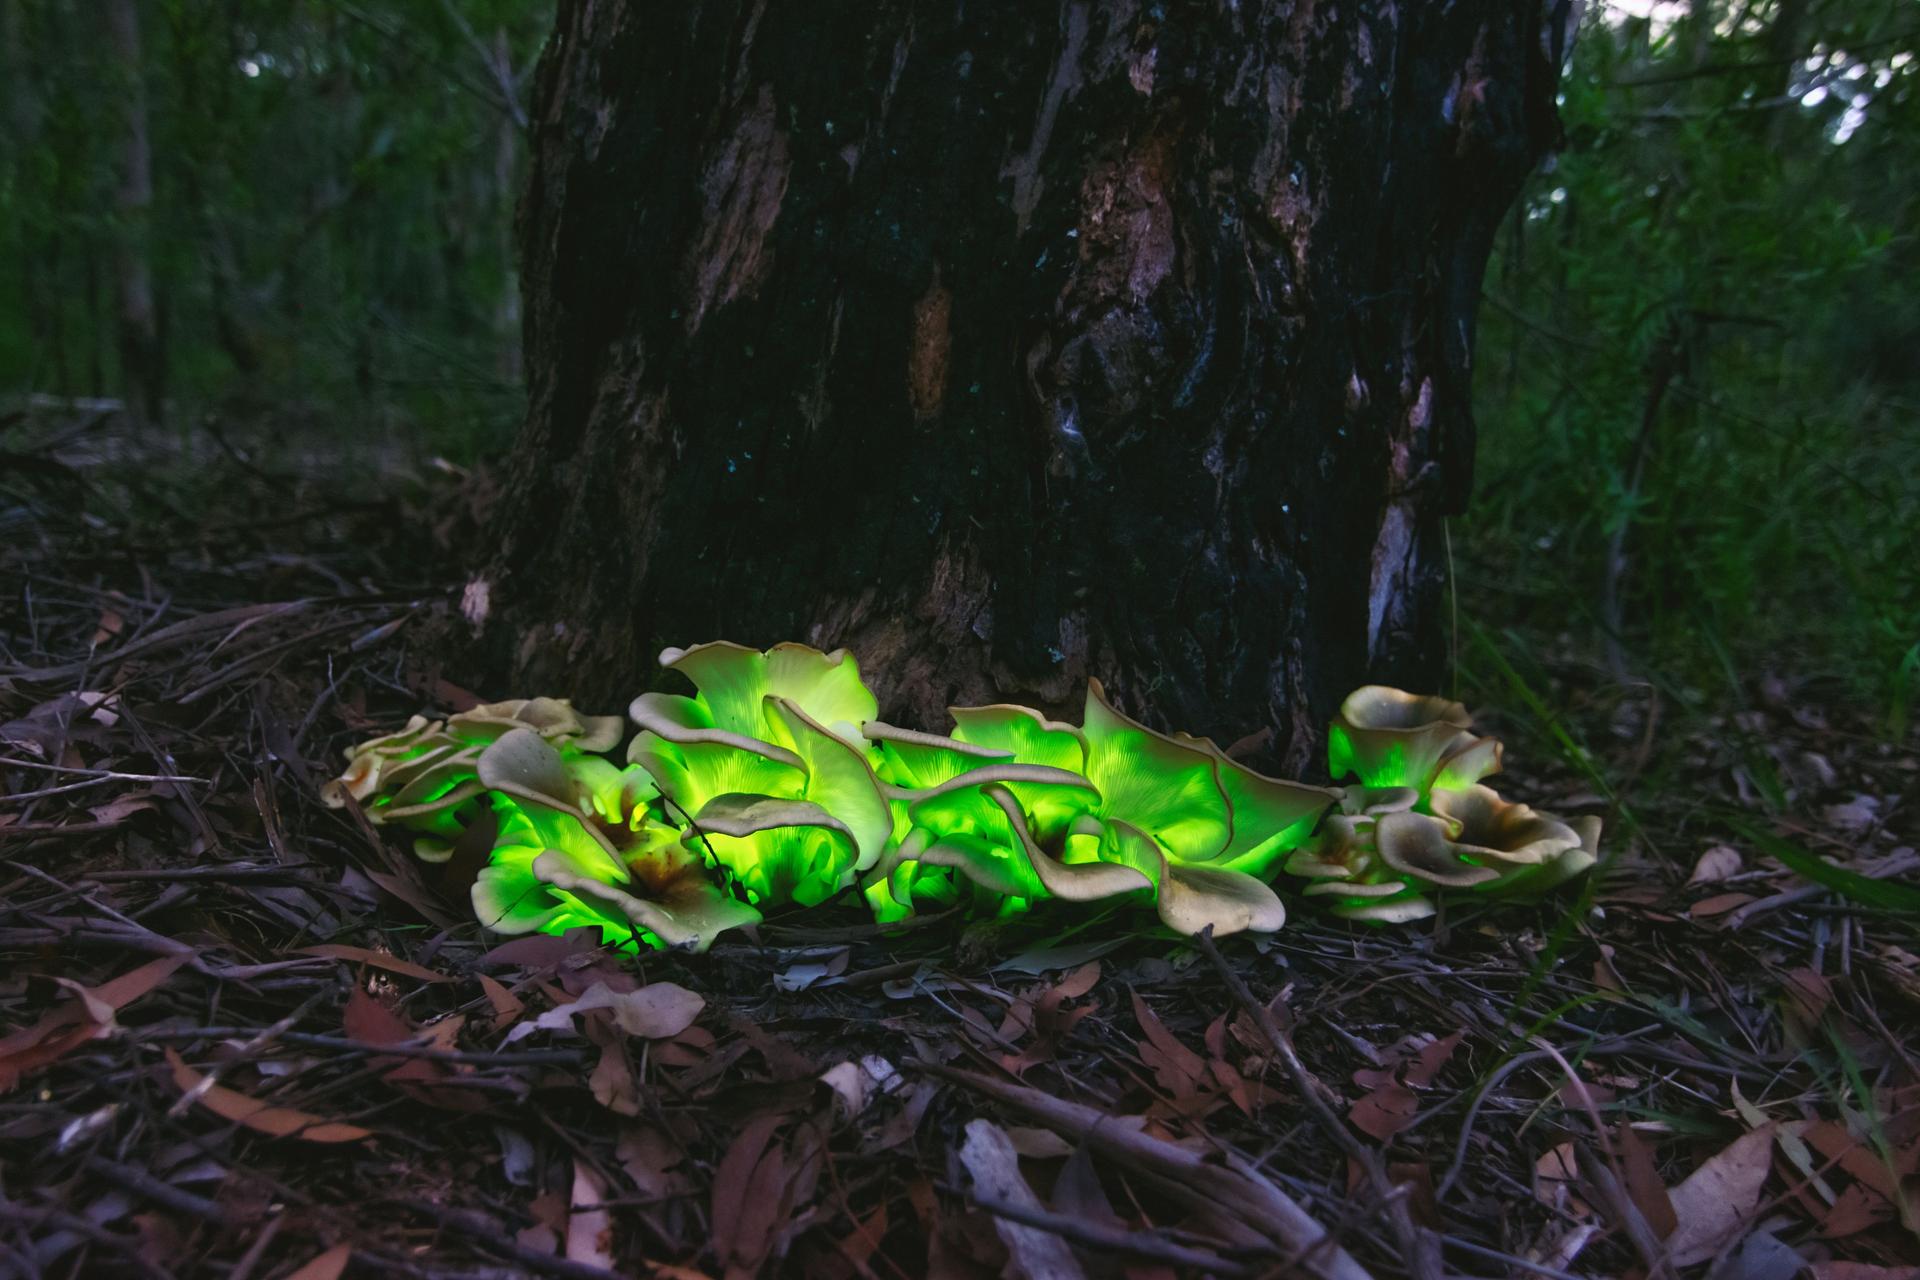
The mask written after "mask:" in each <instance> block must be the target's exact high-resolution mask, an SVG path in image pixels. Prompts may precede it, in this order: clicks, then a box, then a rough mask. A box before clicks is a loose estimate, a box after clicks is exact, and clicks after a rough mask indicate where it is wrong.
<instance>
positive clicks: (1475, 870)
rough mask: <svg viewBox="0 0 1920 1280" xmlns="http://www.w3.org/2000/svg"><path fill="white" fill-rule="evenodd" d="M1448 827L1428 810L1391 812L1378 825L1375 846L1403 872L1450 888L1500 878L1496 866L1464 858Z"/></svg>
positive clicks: (1383, 860) (1396, 869)
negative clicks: (1427, 812)
mask: <svg viewBox="0 0 1920 1280" xmlns="http://www.w3.org/2000/svg"><path fill="white" fill-rule="evenodd" d="M1448 835H1449V832H1448V827H1447V824H1446V823H1445V822H1443V821H1442V820H1440V819H1438V818H1433V817H1429V816H1428V815H1427V814H1424V813H1390V814H1387V815H1386V816H1385V817H1383V818H1381V819H1380V821H1379V823H1378V824H1376V826H1375V827H1374V833H1373V840H1374V847H1375V848H1376V849H1377V850H1378V851H1379V853H1380V861H1382V862H1384V863H1386V864H1387V866H1389V867H1391V868H1392V869H1393V870H1394V871H1397V872H1399V873H1400V874H1401V875H1403V876H1411V877H1412V878H1413V879H1415V880H1423V881H1425V882H1427V883H1428V884H1437V885H1444V886H1446V887H1447V888H1449V889H1470V888H1472V887H1473V886H1474V885H1477V884H1485V883H1486V882H1487V881H1489V880H1494V879H1498V878H1499V875H1500V872H1499V871H1498V870H1496V869H1495V868H1493V867H1489V866H1485V865H1483V864H1477V863H1473V862H1468V861H1463V860H1462V858H1461V855H1460V853H1459V852H1458V850H1457V847H1456V846H1455V845H1454V843H1453V841H1452V840H1450V839H1448Z"/></svg>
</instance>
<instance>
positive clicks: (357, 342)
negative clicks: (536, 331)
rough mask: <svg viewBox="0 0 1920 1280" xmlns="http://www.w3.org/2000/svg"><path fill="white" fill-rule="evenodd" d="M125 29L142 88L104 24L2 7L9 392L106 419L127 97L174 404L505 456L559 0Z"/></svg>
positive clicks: (167, 21) (389, 5) (61, 9)
mask: <svg viewBox="0 0 1920 1280" xmlns="http://www.w3.org/2000/svg"><path fill="white" fill-rule="evenodd" d="M136 10H137V13H138V17H139V25H140V46H141V47H140V51H139V59H138V63H137V67H136V68H131V69H130V68H127V67H124V66H120V65H117V64H116V63H115V61H114V59H113V57H112V52H111V50H110V49H109V48H108V47H107V42H105V41H103V40H102V38H101V32H100V19H99V15H98V14H97V13H96V12H95V11H94V8H93V7H92V6H74V5H69V4H62V3H57V2H55V0H0V19H4V26H5V28H6V29H5V30H0V45H9V46H10V47H9V48H8V49H7V51H6V52H7V54H8V56H7V58H6V61H5V64H4V65H0V81H4V82H5V83H4V84H0V111H4V113H5V115H6V125H5V127H3V128H0V391H9V392H12V391H31V392H39V393H51V394H55V395H61V396H113V395H118V394H120V392H121V389H122V388H121V384H122V378H121V375H120V372H119V369H118V365H117V355H116V344H115V335H114V302H113V297H114V294H113V279H114V273H115V270H116V263H115V252H116V245H117V243H118V237H117V235H116V231H117V229H118V228H117V227H116V215H115V212H114V209H115V201H114V189H115V186H116V183H117V181H118V173H119V171H120V166H121V163H122V151H121V148H122V145H123V141H124V138H125V136H126V110H125V104H126V103H127V102H128V101H130V90H131V88H132V87H133V86H132V85H131V84H130V83H129V82H130V81H131V79H132V77H133V76H134V75H135V74H137V76H138V78H139V83H140V86H141V87H143V88H144V96H145V101H146V106H147V112H146V114H147V120H148V136H149V145H150V150H151V155H152V169H153V175H154V196H153V205H152V208H151V211H150V214H149V215H148V222H149V224H150V225H149V226H148V228H147V236H146V242H147V245H148V255H149V259H150V260H149V263H148V266H149V269H150V271H151V274H152V278H153V286H154V293H155V298H156V304H157V309H158V311H159V319H160V327H161V330H162V335H163V340H164V345H165V357H166V364H167V392H168V394H169V397H170V398H171V399H172V400H173V401H174V402H175V404H176V405H177V406H179V407H181V408H184V409H187V410H189V411H197V410H200V409H213V408H216V407H218V408H222V409H228V410H236V411H247V412H250V413H258V412H261V411H263V410H266V409H267V408H268V407H271V408H272V411H273V412H274V413H275V414H276V415H277V416H280V417H286V416H288V415H290V414H298V415H301V416H302V417H305V418H310V419H312V420H313V421H314V423H315V431H316V432H317V433H320V434H323V435H327V436H333V437H336V438H345V437H348V436H351V437H352V438H354V439H355V440H356V441H364V440H366V439H367V437H368V435H369V433H370V431H371V432H372V433H373V434H375V435H378V436H381V437H390V436H394V435H395V431H396V429H402V430H401V432H400V434H399V435H398V439H399V440H400V441H401V442H404V443H407V444H412V445H416V446H420V447H425V448H429V449H434V450H437V451H442V452H450V453H452V454H454V455H455V456H462V457H469V458H470V457H474V456H477V455H478V454H481V453H484V452H486V451H488V450H490V449H493V448H497V447H499V446H500V445H501V444H503V443H504V441H505V439H506V438H507V436H506V432H507V430H508V429H509V428H510V426H511V425H512V424H513V423H514V422H515V421H517V419H518V416H519V412H520V389H519V366H518V346H519V336H520V335H519V323H518V300H517V284H516V281H515V279H514V274H513V266H512V254H511V243H510V237H509V232H510V226H511V219H512V212H513V202H514V199H515V197H516V194H517V190H518V186H519V182H520V179H521V170H522V168H523V153H524V146H523V140H522V136H521V134H522V129H521V125H520V123H519V121H520V117H521V107H520V105H519V103H520V101H521V100H522V98H523V97H524V90H525V82H526V79H527V73H528V72H529V70H530V68H531V66H532V62H533V59H534V58H535V56H536V55H537V52H538V49H539V46H540V41H541V40H542V39H543V38H544V36H545V33H546V31H547V28H548V26H549V24H550V18H551V3H550V0H461V3H460V4H458V5H453V4H434V3H421V4H398V3H394V2H393V0H371V2H370V3H346V2H345V0H337V2H336V0H326V2H324V3H321V4H317V5H285V4H272V3H263V2H262V0H233V2H232V3H226V4H218V5H209V4H203V3H193V2H192V0H140V3H138V4H137V5H136ZM9 37H11V39H9ZM349 424H350V425H349Z"/></svg>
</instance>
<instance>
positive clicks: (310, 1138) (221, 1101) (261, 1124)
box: [166, 1049, 373, 1143]
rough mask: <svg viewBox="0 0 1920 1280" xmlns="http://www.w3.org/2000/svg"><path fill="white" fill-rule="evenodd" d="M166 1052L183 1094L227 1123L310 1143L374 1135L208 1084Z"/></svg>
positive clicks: (203, 1077)
mask: <svg viewBox="0 0 1920 1280" xmlns="http://www.w3.org/2000/svg"><path fill="white" fill-rule="evenodd" d="M166 1053H167V1065H168V1066H169V1067H171V1068H172V1069H173V1083H174V1085H175V1087H176V1088H178V1089H179V1090H180V1091H181V1092H182V1093H193V1094H195V1097H196V1101H198V1102H199V1103H200V1105H201V1106H203V1107H205V1108H206V1109H207V1110H209V1111H211V1112H213V1113H214V1114H215V1115H217V1116H219V1117H220V1118H221V1119H223V1120H231V1121H232V1122H233V1123H235V1124H239V1125H245V1126H246V1127H247V1128H249V1129H252V1130H254V1131H255V1132H257V1133H264V1134H266V1135H267V1136H268V1137H272V1138H301V1139H304V1140H305V1141H307V1142H328V1143H332V1142H359V1141H360V1140H361V1139H363V1138H370V1137H372V1136H373V1131H372V1130H371V1129H362V1128H360V1127H359V1126H358V1125H351V1124H340V1123H337V1122H334V1121H329V1120H323V1119H321V1118H320V1117H319V1116H315V1115H308V1114H307V1113H306V1112H304V1111H295V1110H294V1109H292V1108H291V1107H276V1106H274V1105H273V1104H272V1103H268V1102H262V1101H261V1100H260V1099H258V1098H250V1097H248V1096H247V1095H246V1094H244V1093H241V1092H240V1091H239V1090H237V1089H229V1088H227V1087H226V1086H225V1085H220V1084H204V1082H205V1081H206V1077H205V1076H203V1075H201V1074H200V1073H199V1072H198V1071H195V1070H194V1069H193V1068H192V1067H190V1066H188V1065H187V1064H186V1063H184V1062H182V1061H181V1060H180V1055H179V1054H177V1053H175V1052H174V1051H173V1050H172V1049H168V1050H167V1051H166ZM203 1084H204V1088H203V1087H202V1086H203Z"/></svg>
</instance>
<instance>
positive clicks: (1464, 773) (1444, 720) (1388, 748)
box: [1327, 684, 1500, 793]
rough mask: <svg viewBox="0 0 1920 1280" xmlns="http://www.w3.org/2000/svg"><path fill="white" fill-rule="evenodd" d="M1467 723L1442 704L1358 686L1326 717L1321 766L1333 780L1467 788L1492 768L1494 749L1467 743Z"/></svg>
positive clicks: (1456, 709)
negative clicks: (1324, 758) (1330, 717)
mask: <svg viewBox="0 0 1920 1280" xmlns="http://www.w3.org/2000/svg"><path fill="white" fill-rule="evenodd" d="M1472 725H1473V721H1472V719H1471V717H1469V716H1468V715H1467V709H1466V708H1465V707H1463V706H1461V705H1460V704H1459V703H1457V702H1454V701H1451V700H1450V699H1447V698H1437V697H1427V696H1422V695H1419V694H1412V693H1406V692H1404V691H1402V690H1399V689H1392V688H1388V687H1387V686H1386V685H1378V684H1370V685H1365V686H1362V687H1361V688H1359V689H1356V690H1354V691H1353V692H1352V693H1351V694H1349V695H1347V699H1346V701H1344V702H1342V703H1341V704H1340V710H1339V712H1338V713H1337V714H1336V715H1335V716H1334V718H1333V723H1332V725H1331V726H1330V728H1329V730H1328V734H1327V763H1328V766H1329V768H1330V769H1331V770H1332V773H1333V776H1334V777H1336V778H1341V777H1345V776H1347V775H1349V774H1352V775H1354V776H1357V777H1358V778H1359V779H1360V781H1361V782H1362V783H1363V784H1364V785H1366V786H1368V787H1413V788H1415V789H1417V790H1419V791H1421V792H1423V793H1424V792H1426V791H1429V790H1431V789H1432V788H1433V787H1435V786H1436V785H1440V784H1441V783H1443V782H1444V783H1445V784H1446V785H1447V786H1449V787H1460V786H1467V785H1470V784H1471V783H1474V782H1477V781H1479V780H1480V779H1481V778H1483V777H1485V776H1486V775H1487V774H1489V773H1493V772H1495V771H1496V770H1498V769H1499V767H1500V744H1499V743H1497V742H1494V741H1493V740H1492V739H1488V738H1478V737H1475V736H1474V735H1473V733H1472V732H1471V729H1472Z"/></svg>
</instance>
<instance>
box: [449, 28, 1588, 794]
mask: <svg viewBox="0 0 1920 1280" xmlns="http://www.w3.org/2000/svg"><path fill="white" fill-rule="evenodd" d="M1547 7H1548V8H1550V7H1551V6H1547ZM1544 18H1545V12H1544V9H1543V6H1542V5H1541V4H1540V3H1539V0H1457V2H1456V3H1452V4H1445V5H1442V4H1438V3H1433V4H1427V3H1419V4H1411V3H1386V2H1384V0H1383V2H1377V3H1357V2H1356V3H1348V4H1338V5H1336V4H1331V3H1326V0H1317V2H1316V0H1292V2H1286V0H1238V3H1221V2H1219V0H1161V2H1160V3H1153V4H1146V3H1131V2H1127V0H1110V2H1105V3H1093V2H1090V0H1056V2H1054V3H1043V2H1042V0H1021V2H1019V3H1015V2H1013V0H999V2H992V0H972V2H971V3H962V2H961V0H891V2H879V3H874V4H866V5H857V6H853V5H849V6H821V5H775V4H767V3H764V0H759V2H754V0H710V2H709V3H705V4H700V5H672V6H652V5H641V4H638V3H626V4H620V3H608V2H606V0H601V2H599V3H590V2H588V0H562V3H561V5H560V13H559V20H558V21H559V25H558V31H557V33H556V35H555V37H554V39H553V40H552V41H551V42H550V44H549V46H548V49H547V52H546V55H545V57H544V59H543V62H542V65H541V67H540V71H539V75H538V80H537V85H536V89H535V102H534V112H533V144H532V167H533V168H532V180H531V187H530V189H529V191H528V193H527V195H526V197H525V200H524V203H523V205H522V208H521V225H520V233H521V248H522V264H521V266H522V272H523V281H524V292H525V312H526V341H527V362H528V375H529V390H530V397H531V399H530V409H529V414H528V420H527V424H526V427H525V430H524V432H523V434H522V437H521V440H520V443H519V447H518V449H517V451H516V453H515V454H514V456H513V459H512V461H511V464H510V477H509V485H510V489H509V492H508V495H507V499H506V502H505V504H504V521H503V527H502V535H503V536H502V543H501V548H500V550H499V553H498V555H497V557H496V558H495V559H494V560H493V562H492V563H491V564H490V565H489V566H488V567H487V568H486V569H485V570H484V571H482V572H481V573H480V574H479V575H478V577H477V579H476V581H475V583H474V584H473V586H472V587H471V588H470V590H469V592H468V596H467V612H468V615H469V619H470V620H476V619H477V620H479V627H478V629H479V630H480V631H481V633H482V634H483V635H484V636H485V637H487V638H488V639H489V640H490V641H491V643H492V644H493V645H494V646H495V648H494V652H495V653H496V654H497V655H499V656H500V657H502V658H503V659H505V660H506V662H507V663H508V664H509V665H511V667H512V668H513V675H514V677H515V679H516V681H517V683H518V685H519V687H522V688H525V689H527V690H529V691H543V690H548V689H554V690H561V691H571V692H574V693H576V694H579V695H582V696H587V697H591V698H593V699H595V700H596V701H605V700H608V699H611V698H613V697H615V696H616V695H624V694H627V693H630V692H632V691H633V690H635V689H636V688H638V687H640V686H641V685H642V684H643V683H644V682H646V681H648V680H649V679H650V674H649V673H650V672H651V671H652V670H653V662H654V656H655V653H656V651H657V650H658V649H659V648H660V647H661V646H662V645H663V644H668V643H672V644H687V643H692V642H696V641H701V640H708V639H713V638H716V637H725V638H730V639H734V640H738V641H741V642H745V643H750V644H766V643H770V642H773V641H778V640H782V639H789V638H792V639H800V640H805V641H808V642H810V643H813V644H817V645H821V646H823V647H831V646H834V645H849V646H851V647H852V648H853V649H854V651H855V652H856V653H857V654H858V655H859V657H860V659H861V660H862V664H863V668H864V670H865V671H866V672H867V673H868V674H869V675H870V677H871V678H872V680H873V682H874V683H875V685H876V686H877V688H878V691H879V692H880V694H881V697H882V701H883V707H884V709H885V710H886V711H887V712H889V713H890V714H892V715H894V716H897V717H899V718H901V719H902V720H906V721H910V722H911V721H918V722H921V723H925V724H928V725H932V726H939V725H941V724H942V723H943V721H942V714H943V709H944V707H945V706H946V705H947V704H948V703H950V702H964V701H982V700H994V699H999V698H1009V697H1010V698H1024V699H1029V700H1032V701H1034V702H1036V703H1039V704H1042V705H1049V706H1054V707H1067V706H1070V705H1073V704H1076V703H1077V700H1078V698H1079V696H1080V690H1081V687H1082V684H1083V682H1084V680H1085V679H1086V677H1088V676H1098V677H1100V678H1102V679H1103V680H1105V681H1106V682H1107V683H1108V685H1109V688H1110V689H1114V690H1116V691H1117V693H1118V695H1119V697H1120V698H1121V700H1122V701H1123V702H1124V703H1125V704H1126V705H1127V706H1128V707H1129V709H1132V710H1134V711H1138V712H1146V713H1148V714H1150V715H1153V716H1154V717H1156V718H1157V719H1159V720H1162V721H1164V722H1169V723H1172V724H1174V725H1177V726H1180V727H1183V728H1187V729H1191V730H1194V731H1197V732H1204V733H1209V734H1213V735H1215V736H1217V737H1219V738H1220V739H1221V740H1222V741H1223V742H1224V741H1232V740H1235V739H1239V738H1242V737H1243V736H1246V735H1248V734H1251V733H1256V732H1263V733H1264V735H1265V736H1264V738H1263V741H1264V742H1265V744H1266V747H1267V750H1266V752H1265V757H1266V758H1267V759H1268V760H1269V761H1271V762H1273V763H1284V764H1288V765H1291V766H1293V767H1296V768H1299V767H1305V766H1306V765H1307V763H1308V759H1309V753H1310V752H1311V751H1313V750H1314V744H1315V742H1316V734H1315V726H1317V725H1318V724H1319V723H1321V722H1322V720H1323V718H1324V716H1325V714H1326V713H1327V712H1328V711H1329V710H1330V709H1331V707H1332V705H1333V703H1334V702H1335V701H1336V700H1337V698H1338V696H1339V695H1340V693H1341V692H1343V691H1344V690H1345V689H1347V688H1349V687H1351V686H1352V685H1354V684H1357V683H1359V682H1361V681H1362V680H1364V679H1366V678H1368V677H1370V676H1372V677H1379V678H1386V679H1395V680H1402V681H1408V682H1412V683H1416V684H1430V683H1432V682H1433V681H1434V680H1436V678H1437V676H1438V674H1439V673H1438V671H1437V667H1438V664H1439V661H1440V658H1441V655H1442V651H1443V645H1442V644H1441V643H1440V640H1441V635H1440V631H1441V628H1440V617H1441V611H1440V609H1439V608H1438V607H1437V606H1438V604H1439V602H1440V598H1441V595H1442V589H1443V583H1444V575H1445V566H1444V563H1443V552H1442V538H1441V519H1442V517H1443V516H1444V515H1445V514H1446V513H1448V512H1451V511H1456V510H1458V509H1459V508H1460V505H1461V504H1462V502H1463V501H1464V500H1465V498H1466V495H1467V491H1468V487H1469V483H1470V475H1471V467H1472V458H1473V422H1472V418H1471V415H1470V413H1469V408H1468V399H1467V397H1468V388H1469V384H1470V367H1471V362H1472V353H1473V333H1474V314H1475V308H1476V305H1477V302H1478V297H1479V290H1480V283H1481V275H1482V271H1483V269H1484V266H1485V262H1486V256H1487V252H1488V249H1489V246H1490V244H1491V241H1492V237H1493V234H1494V232H1495V230H1496V228H1497V226H1498V224H1499V220H1500V218H1501V216H1502V214H1503V212H1504V211H1505V209H1506V208H1507V207H1508V205H1509V204H1510V202H1511V201H1512V199H1513V197H1514V195H1515V193H1516V191H1517V190H1518V187H1519V183H1520V181H1521V180H1522V178H1523V177H1524V175H1525V174H1526V173H1527V171H1528V169H1529V168H1530V167H1531V165H1532V164H1533V162H1534V161H1535V159H1536V158H1537V157H1538V156H1539V155H1540V154H1541V153H1542V152H1543V151H1544V150H1545V148H1546V147H1547V146H1548V145H1549V144H1550V143H1551V142H1552V141H1553V139H1554V137H1555V134H1556V129H1557V123H1556V119H1555V115H1554V109H1553V102H1554V92H1555V87H1556V81H1557V74H1558V64H1557V62H1556V61H1555V60H1553V59H1552V58H1551V57H1550V56H1549V53H1548V51H1547V48H1546V44H1545V41H1544V40H1543V28H1542V24H1543V21H1544Z"/></svg>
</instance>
